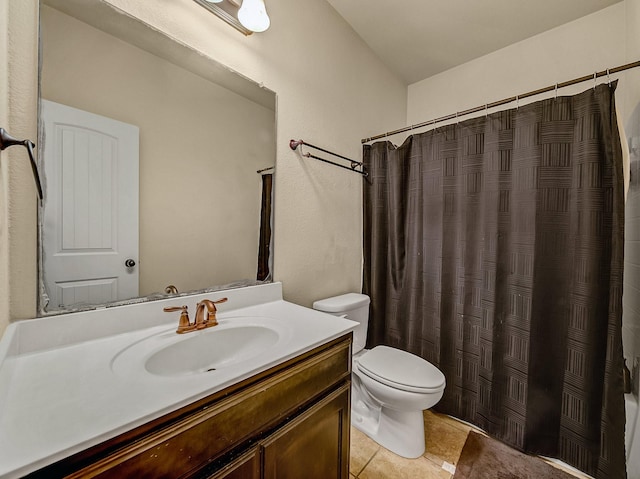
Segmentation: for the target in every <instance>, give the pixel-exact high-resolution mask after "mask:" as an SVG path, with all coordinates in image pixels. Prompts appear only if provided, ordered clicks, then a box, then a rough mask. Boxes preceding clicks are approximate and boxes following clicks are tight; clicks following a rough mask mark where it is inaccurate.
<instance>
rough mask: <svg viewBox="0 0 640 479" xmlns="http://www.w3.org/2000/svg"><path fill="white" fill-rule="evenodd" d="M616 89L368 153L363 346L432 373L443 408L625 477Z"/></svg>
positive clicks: (526, 447) (518, 442)
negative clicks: (439, 381) (410, 358)
mask: <svg viewBox="0 0 640 479" xmlns="http://www.w3.org/2000/svg"><path fill="white" fill-rule="evenodd" d="M614 90H615V84H612V85H611V86H608V85H601V86H598V87H596V88H595V89H593V88H590V89H589V90H588V91H585V92H583V93H581V94H579V95H575V96H570V97H559V98H557V99H549V100H543V101H539V102H536V103H533V104H530V105H526V106H522V107H520V108H518V109H512V110H507V111H502V112H498V113H494V114H491V115H489V116H487V117H484V116H483V117H480V118H476V119H470V120H467V121H464V122H461V123H459V124H457V125H449V126H445V127H442V128H437V129H435V130H433V131H429V132H426V133H423V134H420V135H413V136H412V137H410V138H408V139H407V140H406V141H405V143H404V144H403V145H402V146H401V147H399V148H395V147H394V146H393V145H391V144H390V143H388V142H379V143H375V144H373V145H371V146H365V147H364V164H365V168H366V170H367V171H368V172H369V178H368V179H367V180H366V181H365V183H364V185H365V186H364V258H365V259H364V292H365V293H367V294H369V295H370V296H371V299H372V303H371V318H372V319H371V323H370V327H369V333H370V334H369V338H368V346H369V347H372V346H374V345H377V344H387V345H390V346H395V347H398V348H401V349H405V350H407V351H410V352H412V353H415V354H417V355H419V356H422V357H423V358H425V359H427V360H428V361H430V362H432V363H433V364H435V365H436V366H438V367H439V368H440V369H441V370H442V372H443V373H444V375H445V376H446V379H447V386H446V389H445V393H444V397H443V398H442V400H441V401H440V403H439V404H438V405H437V406H436V409H437V410H439V411H441V412H444V413H447V414H451V415H453V416H455V417H458V418H461V419H464V420H465V421H469V422H471V423H473V424H476V425H478V426H479V427H481V428H482V429H484V430H485V431H487V432H488V433H489V434H491V435H492V436H494V437H497V438H498V439H501V440H502V441H504V442H506V443H507V444H509V445H511V446H513V447H515V448H517V449H520V450H523V451H526V452H530V453H537V454H543V455H547V456H552V457H557V458H559V459H561V460H563V461H565V462H567V463H568V464H571V465H573V466H575V467H577V468H579V469H581V470H583V471H585V472H587V473H588V474H591V475H594V476H595V477H597V478H624V477H625V476H626V473H625V456H624V399H623V389H622V340H621V311H622V264H623V256H622V255H623V237H624V205H623V180H622V165H621V162H622V154H621V147H620V140H619V136H618V130H617V124H616V116H615V107H614Z"/></svg>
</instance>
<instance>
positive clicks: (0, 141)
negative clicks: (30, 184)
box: [0, 128, 42, 201]
mask: <svg viewBox="0 0 640 479" xmlns="http://www.w3.org/2000/svg"><path fill="white" fill-rule="evenodd" d="M16 145H22V146H24V147H25V148H26V149H27V152H28V153H29V160H30V161H31V170H32V171H33V179H34V180H35V182H36V188H37V189H38V197H39V198H40V201H42V185H41V184H40V175H39V174H38V167H37V166H36V160H35V158H34V156H33V149H34V148H35V146H36V145H35V143H34V142H32V141H31V140H18V139H17V138H14V137H12V136H11V135H10V134H9V133H7V130H5V129H4V128H0V150H5V149H7V148H9V147H10V146H16Z"/></svg>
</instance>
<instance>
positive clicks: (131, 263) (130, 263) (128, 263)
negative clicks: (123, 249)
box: [124, 258, 136, 268]
mask: <svg viewBox="0 0 640 479" xmlns="http://www.w3.org/2000/svg"><path fill="white" fill-rule="evenodd" d="M124 265H125V266H126V267H127V268H133V267H134V266H135V265H136V262H135V261H134V260H132V259H131V258H129V259H128V260H126V261H125V262H124Z"/></svg>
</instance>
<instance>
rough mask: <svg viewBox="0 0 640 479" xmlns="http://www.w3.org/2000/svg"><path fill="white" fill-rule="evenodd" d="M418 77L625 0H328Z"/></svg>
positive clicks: (390, 59) (374, 45) (409, 79)
mask: <svg viewBox="0 0 640 479" xmlns="http://www.w3.org/2000/svg"><path fill="white" fill-rule="evenodd" d="M327 1H328V2H329V3H330V4H331V5H332V6H333V8H335V9H336V10H337V12H338V13H339V14H340V15H341V16H342V17H343V18H344V19H345V20H346V21H347V22H348V23H349V24H350V25H351V26H352V27H353V29H354V30H355V31H356V32H357V33H358V34H359V35H360V37H362V39H363V40H364V41H365V42H366V43H367V44H368V45H369V47H370V48H371V49H372V50H373V51H374V52H375V53H376V54H377V55H378V57H379V58H380V59H381V60H382V61H383V62H384V63H385V64H386V65H387V67H389V69H390V70H391V71H393V72H394V73H395V74H397V75H398V76H399V77H400V78H402V79H403V80H404V81H405V82H406V83H407V84H411V83H415V82H417V81H419V80H423V79H425V78H428V77H430V76H432V75H435V74H436V73H440V72H442V71H445V70H448V69H449V68H453V67H455V66H457V65H460V64H462V63H465V62H468V61H469V60H472V59H474V58H478V57H481V56H483V55H486V54H488V53H491V52H493V51H496V50H499V49H500V48H503V47H506V46H507V45H510V44H512V43H516V42H518V41H520V40H524V39H525V38H529V37H531V36H534V35H537V34H538V33H541V32H544V31H546V30H550V29H552V28H554V27H557V26H559V25H562V24H564V23H567V22H570V21H572V20H575V19H577V18H580V17H583V16H585V15H588V14H590V13H593V12H595V11H597V10H600V9H602V8H605V7H608V6H610V5H613V4H615V3H618V2H619V1H621V0H396V1H393V0H327Z"/></svg>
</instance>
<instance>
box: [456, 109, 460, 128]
mask: <svg viewBox="0 0 640 479" xmlns="http://www.w3.org/2000/svg"><path fill="white" fill-rule="evenodd" d="M459 124H460V121H459V120H458V112H456V125H459Z"/></svg>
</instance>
